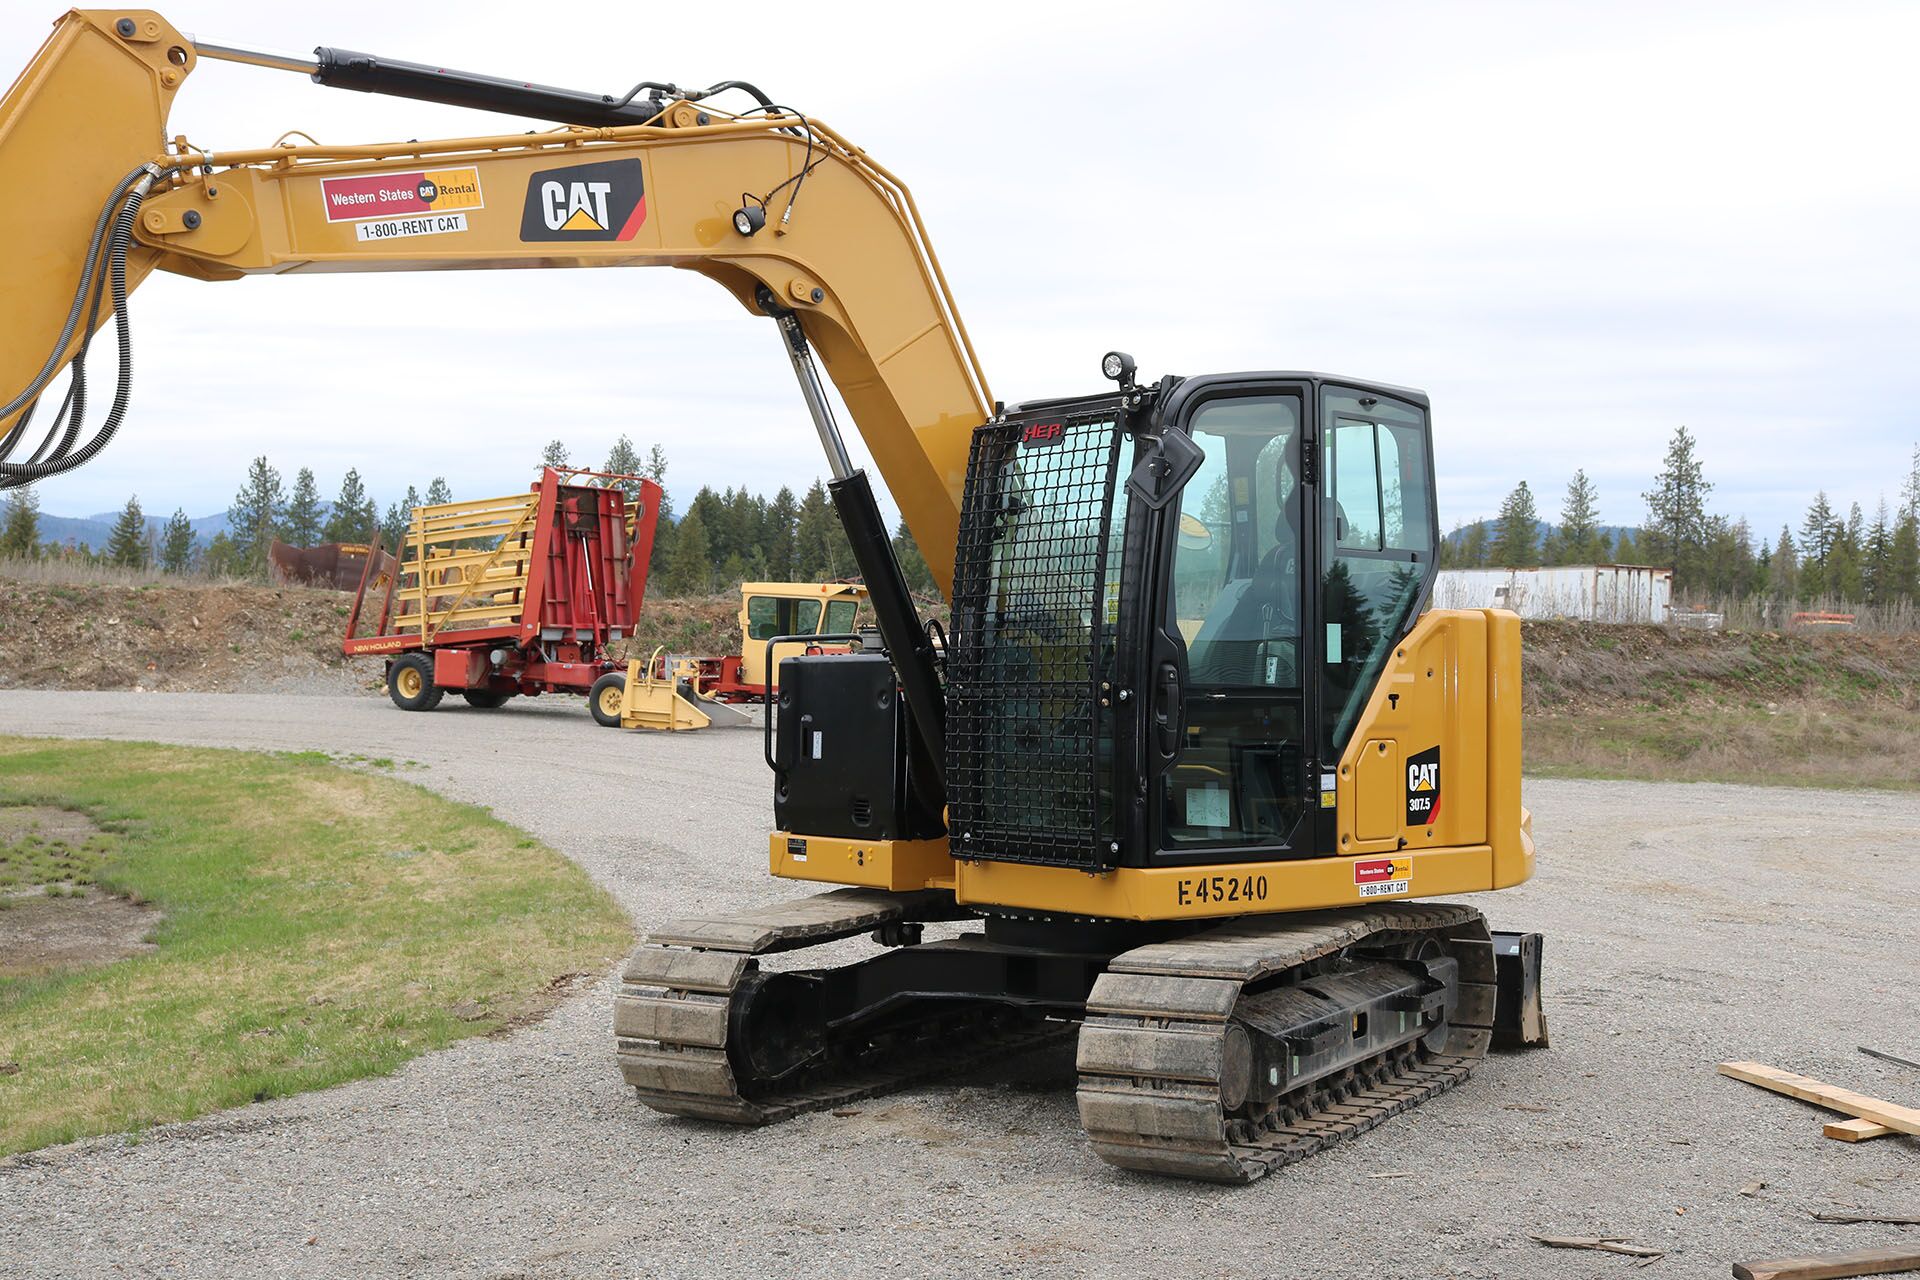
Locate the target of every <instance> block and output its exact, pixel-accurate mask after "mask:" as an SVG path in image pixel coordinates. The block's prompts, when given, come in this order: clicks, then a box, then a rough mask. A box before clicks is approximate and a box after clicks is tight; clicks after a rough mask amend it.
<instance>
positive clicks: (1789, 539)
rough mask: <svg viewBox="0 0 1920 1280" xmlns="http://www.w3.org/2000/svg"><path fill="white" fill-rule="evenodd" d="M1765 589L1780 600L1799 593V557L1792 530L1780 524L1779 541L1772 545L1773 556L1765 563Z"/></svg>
mask: <svg viewBox="0 0 1920 1280" xmlns="http://www.w3.org/2000/svg"><path fill="white" fill-rule="evenodd" d="M1767 589H1768V590H1769V591H1771V592H1773V594H1774V595H1776V596H1778V597H1779V598H1780V599H1782V600H1793V599H1796V598H1798V596H1799V593H1800V557H1799V555H1798V554H1797V553H1796V552H1795V551H1794V548H1793V531H1792V530H1791V529H1789V528H1787V526H1786V525H1781V526H1780V541H1778V542H1776V543H1775V544H1774V546H1773V558H1772V560H1771V561H1770V562H1769V563H1768V565H1767Z"/></svg>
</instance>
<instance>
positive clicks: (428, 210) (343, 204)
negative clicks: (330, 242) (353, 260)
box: [320, 165, 486, 239]
mask: <svg viewBox="0 0 1920 1280" xmlns="http://www.w3.org/2000/svg"><path fill="white" fill-rule="evenodd" d="M320 198H321V200H323V201H324V202H325V203H326V206H327V221H328V222H364V221H366V220H368V219H371V218H379V219H386V220H391V221H398V220H399V219H402V218H421V217H424V216H425V215H427V214H451V213H455V212H459V213H461V214H462V215H464V213H465V211H466V210H469V209H484V208H486V202H485V201H484V200H483V199H482V198H481V195H480V171H479V170H478V169H476V168H474V167H473V166H472V165H463V166H462V167H460V168H457V169H416V170H414V171H413V172H411V173H370V174H366V175H364V176H362V177H355V178H322V179H320ZM449 221H457V222H458V223H459V224H460V225H458V226H441V227H436V228H435V230H439V231H465V230H466V229H467V220H466V218H465V217H464V216H461V217H459V218H457V219H449ZM403 234H408V235H418V234H422V233H421V232H416V231H410V232H405V233H403ZM361 238H362V239H368V238H369V237H365V236H362V237H361Z"/></svg>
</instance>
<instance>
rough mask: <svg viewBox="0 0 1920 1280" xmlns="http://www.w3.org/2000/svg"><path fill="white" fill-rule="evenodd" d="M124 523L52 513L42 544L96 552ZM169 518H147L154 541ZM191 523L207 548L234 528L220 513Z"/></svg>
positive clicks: (106, 514) (115, 516) (44, 515)
mask: <svg viewBox="0 0 1920 1280" xmlns="http://www.w3.org/2000/svg"><path fill="white" fill-rule="evenodd" d="M332 513H333V504H332V503H330V502H323V503H321V504H320V518H321V519H322V520H325V519H326V518H327V517H328V516H329V515H331V514H332ZM119 519H120V513H119V512H118V511H103V512H100V513H99V514H97V515H91V516H56V515H52V514H50V513H48V512H45V511H42V512H41V513H40V541H42V542H57V543H63V544H64V543H67V542H73V543H75V544H81V543H84V544H85V545H87V546H89V547H92V548H93V549H94V550H95V551H98V550H100V549H101V548H102V547H104V546H106V545H107V539H109V538H111V537H112V536H113V526H114V523H115V522H116V521H118V520H119ZM166 523H167V517H166V516H156V515H154V514H152V513H151V512H149V513H148V514H147V529H148V531H149V532H151V533H152V534H153V536H154V537H156V538H157V537H159V536H160V531H161V530H162V529H164V528H165V527H166ZM188 523H190V524H191V525H192V526H193V544H194V545H195V546H196V547H204V546H206V545H207V544H208V543H209V542H212V541H213V539H214V538H215V536H217V535H219V534H222V533H226V532H228V531H229V530H230V529H232V527H233V525H232V524H231V523H230V522H229V521H228V520H227V513H226V512H224V511H220V512H216V513H215V514H213V515H210V516H195V517H192V518H191V519H190V520H189V521H188Z"/></svg>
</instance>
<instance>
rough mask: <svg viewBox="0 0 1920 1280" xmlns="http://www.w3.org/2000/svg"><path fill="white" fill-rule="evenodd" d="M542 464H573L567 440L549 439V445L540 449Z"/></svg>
mask: <svg viewBox="0 0 1920 1280" xmlns="http://www.w3.org/2000/svg"><path fill="white" fill-rule="evenodd" d="M540 465H541V466H543V467H566V466H571V465H572V463H571V462H569V461H568V455H567V446H566V442H565V441H561V440H549V441H547V447H546V448H544V449H542V450H541V451H540Z"/></svg>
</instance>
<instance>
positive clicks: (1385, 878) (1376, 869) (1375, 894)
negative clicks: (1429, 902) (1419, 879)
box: [1353, 858, 1413, 898]
mask: <svg viewBox="0 0 1920 1280" xmlns="http://www.w3.org/2000/svg"><path fill="white" fill-rule="evenodd" d="M1353 886H1354V888H1355V889H1356V890H1357V891H1358V892H1359V894H1360V896H1361V897H1363V898H1391V897H1393V896H1394V895H1396V894H1401V893H1405V892H1407V890H1408V889H1410V888H1412V887H1413V860H1412V859H1411V858H1362V859H1361V860H1360V861H1358V862H1356V863H1354V864H1353Z"/></svg>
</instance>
